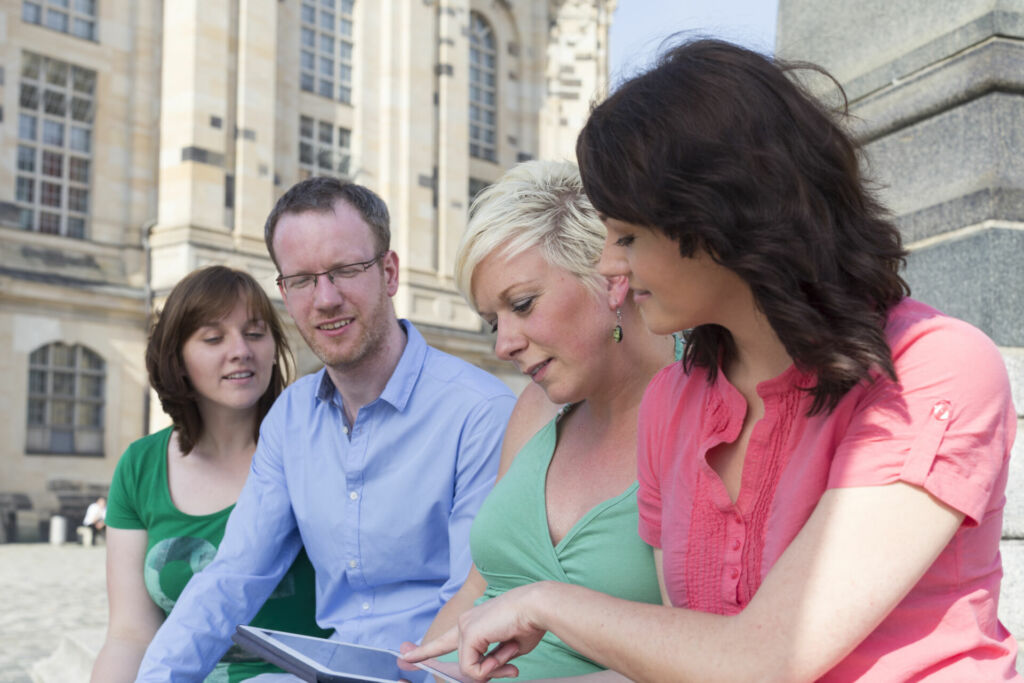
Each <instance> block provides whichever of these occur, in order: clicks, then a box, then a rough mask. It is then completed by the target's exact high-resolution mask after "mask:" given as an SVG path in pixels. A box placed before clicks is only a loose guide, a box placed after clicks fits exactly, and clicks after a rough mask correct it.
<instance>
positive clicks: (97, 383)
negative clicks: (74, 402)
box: [78, 375, 103, 398]
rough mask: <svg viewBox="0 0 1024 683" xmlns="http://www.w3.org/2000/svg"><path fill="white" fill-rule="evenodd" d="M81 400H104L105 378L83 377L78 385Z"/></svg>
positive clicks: (96, 376)
mask: <svg viewBox="0 0 1024 683" xmlns="http://www.w3.org/2000/svg"><path fill="white" fill-rule="evenodd" d="M78 396H79V397H80V398H103V376H102V375H82V376H81V377H80V378H79V383H78Z"/></svg>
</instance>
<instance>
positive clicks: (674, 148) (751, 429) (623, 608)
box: [407, 40, 1021, 681]
mask: <svg viewBox="0 0 1024 683" xmlns="http://www.w3.org/2000/svg"><path fill="white" fill-rule="evenodd" d="M789 70H790V67H789V66H787V65H785V64H782V63H779V62H776V61H773V60H772V59H770V58H768V57H764V56H762V55H759V54H757V53H754V52H751V51H749V50H745V49H743V48H740V47H737V46H734V45H730V44H728V43H723V42H719V41H714V40H701V41H696V42H691V43H687V44H683V45H681V46H679V47H676V48H675V49H672V50H671V51H669V52H668V53H667V54H665V55H664V56H663V57H662V59H661V60H660V62H659V63H658V64H657V65H656V66H655V67H654V68H653V69H651V70H650V71H649V72H647V73H645V74H642V75H640V76H638V77H637V78H635V79H633V80H632V81H629V82H627V83H626V84H624V85H623V86H622V87H620V88H619V89H618V90H617V91H616V92H615V93H614V94H613V95H612V96H611V97H609V98H608V100H607V101H605V102H604V103H603V104H601V105H600V106H598V107H597V108H596V109H595V110H594V112H593V113H592V115H591V117H590V119H589V121H588V122H587V124H586V127H585V128H584V130H583V132H582V134H581V135H580V138H579V142H578V145H577V156H578V159H579V163H580V170H581V175H582V177H583V183H584V187H585V190H586V192H587V194H588V196H589V197H590V199H591V201H592V203H593V205H594V207H595V208H596V209H597V210H598V211H599V212H600V213H601V214H602V215H603V217H604V222H605V225H606V227H607V231H608V232H607V240H606V242H605V249H604V254H603V256H602V263H601V267H600V270H601V272H602V273H603V274H604V275H606V276H610V277H614V276H625V277H627V278H628V279H629V283H630V289H631V290H632V292H633V297H634V301H636V302H637V304H638V305H639V307H640V310H641V313H642V315H643V317H644V320H645V322H646V324H647V326H648V328H649V329H650V330H651V331H652V332H654V333H665V332H669V331H672V330H676V329H686V330H688V332H687V334H686V338H687V345H686V352H685V356H684V358H683V361H682V363H679V364H676V365H673V366H670V367H669V368H666V369H665V370H663V371H661V372H660V373H659V374H658V375H656V376H655V378H654V379H653V380H652V382H651V384H650V385H649V386H648V388H647V391H646V393H645V396H644V400H643V403H642V404H641V408H640V414H639V429H638V432H639V445H638V451H637V466H638V478H639V482H640V487H639V490H638V493H637V499H638V507H639V510H640V525H639V531H640V535H641V537H642V538H643V539H644V540H645V541H646V542H647V543H649V544H650V545H651V546H653V547H654V548H655V557H656V564H657V565H658V568H659V575H660V579H661V584H662V595H663V599H664V603H665V604H664V606H652V605H641V604H637V603H631V602H627V601H624V600H621V599H617V598H612V597H610V596H606V595H602V594H600V593H597V592H594V591H590V590H587V589H585V588H581V587H579V586H571V585H566V584H561V583H555V582H541V583H535V584H532V585H530V586H524V587H522V588H519V589H516V590H514V591H509V592H508V593H506V594H504V595H502V596H501V597H499V598H496V599H494V600H491V601H489V602H487V603H485V604H483V605H481V606H479V607H477V608H476V609H474V610H472V611H470V612H467V613H466V614H464V615H463V617H462V618H461V620H460V623H459V628H458V630H457V632H456V631H455V630H453V631H451V632H449V634H447V635H446V636H442V637H441V638H439V639H438V640H437V641H434V643H430V644H427V645H425V646H424V647H422V648H419V649H418V650H415V651H413V652H411V653H409V654H408V655H407V656H408V657H409V658H413V657H415V658H417V659H418V658H419V657H420V656H432V655H436V654H437V653H438V651H439V650H444V649H446V648H453V647H456V646H457V647H458V650H459V660H460V662H462V667H463V670H464V671H465V672H466V673H467V674H470V675H473V676H475V677H478V678H486V677H492V676H506V675H510V674H512V673H514V666H513V664H509V663H508V662H509V660H510V659H511V658H512V657H514V656H515V655H517V654H521V653H522V652H526V651H529V650H530V649H531V648H533V647H534V646H535V644H536V642H537V639H538V638H539V637H540V636H541V634H543V633H544V632H546V631H551V632H552V633H554V634H555V635H557V636H558V637H559V638H561V639H562V640H563V641H564V642H565V643H566V644H567V645H569V646H570V647H572V648H574V649H576V650H577V651H579V652H580V653H582V654H583V655H584V656H587V657H590V658H592V659H593V660H595V661H597V662H599V663H601V664H602V665H605V666H607V667H609V668H611V669H614V670H615V671H617V672H620V673H621V674H622V675H625V676H627V677H628V678H630V679H633V680H662V681H668V680H671V681H688V680H693V681H716V680H721V681H746V680H758V681H812V680H826V681H850V680H871V681H896V680H900V681H906V680H923V679H925V678H927V680H929V681H967V680H971V681H980V680H985V681H994V680H1020V679H1021V677H1020V676H1019V675H1018V674H1017V673H1016V671H1015V669H1014V658H1015V656H1016V651H1017V647H1016V644H1015V642H1014V640H1013V638H1012V636H1011V635H1010V634H1009V633H1008V632H1007V630H1006V629H1005V628H1004V627H1003V626H1002V624H1000V623H999V620H998V616H997V612H998V598H999V583H1000V578H1001V575H1002V570H1001V565H1000V559H999V538H1000V531H1001V525H1002V512H1003V506H1004V504H1005V496H1004V489H1005V486H1006V478H1007V471H1008V463H1009V456H1010V449H1011V446H1012V444H1013V438H1014V433H1015V428H1016V412H1015V410H1014V408H1013V405H1012V402H1011V399H1010V387H1009V381H1008V378H1007V374H1006V369H1005V367H1004V365H1003V362H1002V358H1001V356H1000V354H999V351H998V349H996V347H995V345H994V344H993V343H992V341H991V340H989V339H988V338H987V337H986V336H985V335H984V334H982V333H981V332H980V331H978V330H976V329H975V328H973V327H971V326H970V325H968V324H966V323H964V322H962V321H959V320H955V319H953V318H950V317H948V316H945V315H943V314H942V313H940V312H939V311H936V310H935V309H933V308H930V307H928V306H926V305H924V304H922V303H919V302H917V301H914V300H912V299H910V298H909V296H908V295H909V288H908V287H907V285H906V283H905V282H904V280H903V279H902V278H901V277H900V275H899V268H900V266H901V265H902V262H903V259H904V256H905V251H904V250H903V248H902V245H901V241H900V235H899V231H898V229H897V228H896V227H895V226H894V225H893V224H892V222H891V221H890V220H889V219H888V217H887V216H886V214H885V212H884V210H883V209H882V207H881V206H880V205H879V204H878V203H877V201H876V200H875V199H874V198H873V197H872V195H871V193H870V192H869V191H868V190H867V189H866V185H865V181H864V179H863V178H862V177H861V174H860V168H859V162H858V154H857V148H856V146H855V144H854V143H853V142H852V141H851V140H850V139H849V137H848V136H847V134H846V133H845V132H844V131H843V130H842V128H841V127H840V125H839V124H838V123H837V121H836V119H835V118H834V117H833V116H832V115H831V114H830V113H829V112H827V111H826V110H825V109H824V108H823V107H822V106H821V105H820V104H819V103H818V102H816V101H815V100H814V99H813V98H812V97H811V96H809V95H808V94H807V93H805V92H804V91H803V90H802V89H801V87H800V86H799V85H798V84H797V83H796V82H795V81H793V80H791V78H790V75H789V73H788V71H789ZM492 643H500V645H499V646H498V647H497V648H495V649H494V650H493V651H491V650H490V648H491V644H492ZM598 675H599V676H601V677H602V678H601V680H606V679H607V680H615V679H617V678H618V677H619V674H598Z"/></svg>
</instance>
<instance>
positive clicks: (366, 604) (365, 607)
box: [363, 602, 370, 612]
mask: <svg viewBox="0 0 1024 683" xmlns="http://www.w3.org/2000/svg"><path fill="white" fill-rule="evenodd" d="M368 609H370V603H368V602H364V603H363V611H364V612H365V611H366V610H368Z"/></svg>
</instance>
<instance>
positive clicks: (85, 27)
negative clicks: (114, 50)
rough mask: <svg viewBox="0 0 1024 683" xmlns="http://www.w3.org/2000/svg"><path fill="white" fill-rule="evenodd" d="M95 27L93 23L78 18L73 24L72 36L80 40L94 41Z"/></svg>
mask: <svg viewBox="0 0 1024 683" xmlns="http://www.w3.org/2000/svg"><path fill="white" fill-rule="evenodd" d="M93 26H94V24H93V22H91V21H86V20H85V19H79V18H77V17H76V18H75V19H74V21H72V22H71V35H73V36H77V37H79V38H85V39H86V40H92V39H93V37H94V34H93Z"/></svg>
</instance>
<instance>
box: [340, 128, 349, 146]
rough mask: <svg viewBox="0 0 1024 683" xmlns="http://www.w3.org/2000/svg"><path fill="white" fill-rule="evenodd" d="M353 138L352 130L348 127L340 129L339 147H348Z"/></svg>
mask: <svg viewBox="0 0 1024 683" xmlns="http://www.w3.org/2000/svg"><path fill="white" fill-rule="evenodd" d="M351 140H352V131H350V130H348V129H347V128H339V129H338V147H344V148H345V149H348V148H349V146H350V142H351Z"/></svg>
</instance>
